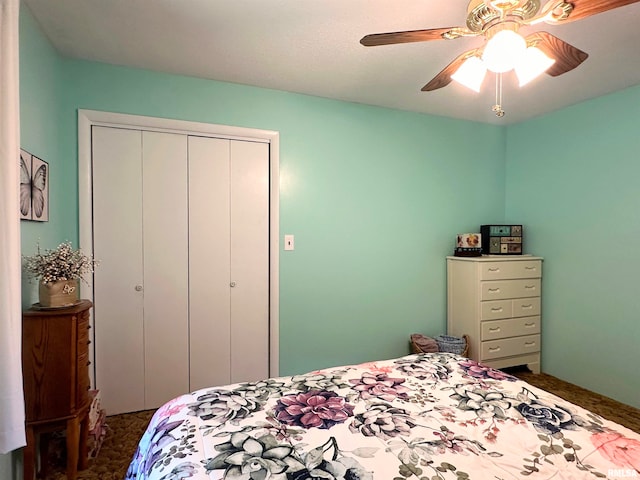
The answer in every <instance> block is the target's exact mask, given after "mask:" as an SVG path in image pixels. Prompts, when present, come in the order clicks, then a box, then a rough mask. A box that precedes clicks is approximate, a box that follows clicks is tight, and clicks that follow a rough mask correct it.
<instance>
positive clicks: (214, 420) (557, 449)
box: [126, 353, 640, 480]
mask: <svg viewBox="0 0 640 480" xmlns="http://www.w3.org/2000/svg"><path fill="white" fill-rule="evenodd" d="M594 477H597V478H624V477H640V435H638V434H636V433H634V432H632V431H631V430H629V429H627V428H625V427H622V426H620V425H617V424H615V423H613V422H610V421H607V420H605V419H603V418H601V417H599V416H597V415H595V414H593V413H590V412H589V411H587V410H585V409H583V408H580V407H577V406H575V405H572V404H570V403H568V402H566V401H564V400H561V399H560V398H558V397H556V396H554V395H552V394H550V393H547V392H544V391H542V390H539V389H537V388H535V387H533V386H531V385H529V384H527V383H525V382H523V381H520V380H518V379H516V378H515V377H512V376H510V375H507V374H505V373H503V372H500V371H498V370H494V369H491V368H489V367H486V366H484V365H482V364H478V363H476V362H474V361H471V360H468V359H465V358H462V357H458V356H455V355H452V354H447V353H434V354H422V355H410V356H407V357H402V358H398V359H393V360H385V361H380V362H374V363H367V364H362V365H354V366H345V367H338V368H331V369H327V370H321V371H316V372H312V373H309V374H306V375H297V376H293V377H281V378H272V379H268V380H264V381H260V382H252V383H239V384H235V385H229V386H224V387H215V388H208V389H203V390H199V391H196V392H193V393H191V394H188V395H183V396H181V397H178V398H176V399H174V400H172V401H170V402H168V403H167V404H166V405H164V406H163V407H162V408H160V409H159V410H158V411H157V412H156V414H155V415H154V417H153V419H152V420H151V422H150V424H149V427H148V429H147V430H146V432H145V434H144V436H143V437H142V439H141V441H140V444H139V447H138V450H137V451H136V453H135V455H134V458H133V461H132V462H131V465H130V467H129V471H128V472H127V476H126V478H127V479H150V480H151V479H153V480H170V479H171V480H178V479H194V480H204V479H225V480H312V479H322V480H445V479H454V480H467V479H491V480H507V479H525V478H530V479H550V478H554V479H593V478H594Z"/></svg>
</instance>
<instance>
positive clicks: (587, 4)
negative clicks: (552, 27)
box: [561, 0, 640, 23]
mask: <svg viewBox="0 0 640 480" xmlns="http://www.w3.org/2000/svg"><path fill="white" fill-rule="evenodd" d="M639 1H640V0H570V1H569V3H571V4H573V11H572V12H571V14H570V15H569V17H568V18H567V19H565V20H562V21H561V23H567V22H573V21H575V20H580V19H582V18H587V17H590V16H592V15H597V14H598V13H602V12H606V11H607V10H613V9H615V8H619V7H624V6H625V5H631V4H632V3H638V2H639Z"/></svg>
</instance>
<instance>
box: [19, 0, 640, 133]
mask: <svg viewBox="0 0 640 480" xmlns="http://www.w3.org/2000/svg"><path fill="white" fill-rule="evenodd" d="M25 2H26V4H27V5H28V6H29V8H30V10H31V12H32V13H33V15H34V17H35V18H36V19H37V21H38V22H39V23H40V25H41V27H42V29H43V30H44V32H45V34H46V35H47V36H48V38H49V39H50V41H51V42H52V43H53V45H54V46H55V48H56V49H57V50H58V51H59V52H60V53H61V54H63V55H65V56H68V57H72V58H80V59H87V60H95V61H99V62H105V63H110V64H117V65H125V66H132V67H140V68H145V69H150V70H154V71H161V72H168V73H176V74H182V75H189V76H195V77H202V78H209V79H215V80H222V81H225V82H234V83H241V84H246V85H254V86H258V87H265V88H271V89H277V90H284V91H288V92H297V93H302V94H308V95H315V96H319V97H326V98H333V99H338V100H345V101H349V102H357V103H364V104H370V105H379V106H384V107H390V108H397V109H401V110H408V111H415V112H422V113H428V114H434V115H442V116H447V117H454V118H461V119H466V120H473V121H478V122H485V123H493V124H509V123H516V122H520V121H523V120H526V119H529V118H532V117H536V116H539V115H542V114H545V113H548V112H551V111H553V110H557V109H560V108H563V107H565V106H568V105H572V104H575V103H579V102H581V101H583V100H586V99H590V98H594V97H598V96H600V95H603V94H606V93H609V92H613V91H616V90H620V89H623V88H626V87H629V86H632V85H638V84H640V28H638V27H639V26H640V3H636V4H633V5H628V6H626V7H621V8H618V9H616V10H611V11H608V12H605V13H601V14H599V15H595V16H592V17H589V18H586V19H583V20H579V21H575V22H572V23H568V24H565V25H554V26H551V25H546V24H542V25H541V26H538V27H536V28H535V30H545V31H548V32H549V33H552V34H553V35H555V36H557V37H559V38H561V39H562V40H564V41H566V42H568V43H571V44H572V45H574V46H576V47H578V48H580V49H581V50H584V51H585V52H587V53H588V54H589V58H588V59H587V60H586V61H585V62H584V63H583V64H582V65H580V66H579V67H578V68H576V69H575V70H573V71H571V72H569V73H566V74H564V75H561V76H559V77H555V78H553V77H550V76H548V75H543V76H542V77H540V78H538V79H536V80H535V81H534V82H532V83H531V84H529V85H527V86H525V87H523V88H521V89H520V88H518V87H517V83H516V80H515V78H513V77H512V76H511V75H512V73H510V74H509V76H508V77H506V78H505V92H504V96H503V105H504V108H505V110H506V112H507V113H506V115H505V116H504V117H503V118H501V119H499V118H497V117H496V116H495V115H494V114H493V113H492V112H491V106H492V105H493V104H494V103H495V102H494V100H495V89H494V82H493V80H492V78H490V77H489V76H487V79H486V80H485V83H484V85H483V88H482V90H481V93H480V94H476V93H474V92H471V91H469V90H467V89H466V88H465V87H462V86H460V85H458V84H456V83H455V82H453V83H452V84H450V85H449V86H447V87H445V88H442V89H440V90H436V91H434V92H421V91H420V89H421V88H422V87H423V86H424V85H425V84H426V83H427V82H428V81H429V80H431V78H433V77H434V76H435V75H436V74H437V73H438V72H439V71H440V70H442V69H443V68H444V67H445V66H446V65H448V64H449V62H450V61H451V60H453V58H455V57H456V56H458V55H459V54H460V53H462V52H464V51H466V50H469V49H471V48H475V47H478V46H480V45H481V44H482V42H483V39H482V38H481V37H465V38H460V39H457V40H452V41H446V40H438V41H431V42H421V43H409V44H399V45H387V46H376V47H363V46H362V45H360V43H359V41H360V39H361V38H362V37H363V36H364V35H367V34H370V33H381V32H393V31H401V30H416V29H426V28H438V27H454V26H464V24H465V18H466V10H467V3H468V1H467V0H447V1H444V0H439V1H437V0H25ZM533 31H534V28H532V27H525V28H523V29H522V30H521V33H523V34H524V35H525V36H526V35H527V34H528V33H531V32H533Z"/></svg>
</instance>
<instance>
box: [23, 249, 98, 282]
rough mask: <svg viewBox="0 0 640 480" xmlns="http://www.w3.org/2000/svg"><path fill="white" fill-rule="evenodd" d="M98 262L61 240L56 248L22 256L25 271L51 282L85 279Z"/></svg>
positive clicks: (42, 280) (41, 279)
mask: <svg viewBox="0 0 640 480" xmlns="http://www.w3.org/2000/svg"><path fill="white" fill-rule="evenodd" d="M97 265H98V262H97V261H96V260H94V259H93V257H91V256H89V255H85V254H84V253H83V252H82V250H80V249H77V250H74V249H73V247H72V246H71V242H69V241H67V242H63V243H61V244H60V245H58V248H56V249H53V250H50V249H48V250H45V251H44V253H41V252H40V245H38V253H36V254H34V255H30V256H25V257H24V267H25V270H26V272H27V273H29V274H30V275H31V276H33V277H35V278H39V279H40V281H41V282H42V283H45V284H47V283H53V282H57V281H60V280H77V279H81V280H85V279H84V278H83V277H84V275H86V274H88V273H92V272H93V271H94V269H95V267H96V266H97ZM85 282H86V280H85Z"/></svg>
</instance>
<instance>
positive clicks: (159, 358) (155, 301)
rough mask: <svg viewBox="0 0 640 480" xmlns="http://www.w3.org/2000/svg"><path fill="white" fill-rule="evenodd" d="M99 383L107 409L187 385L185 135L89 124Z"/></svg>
mask: <svg viewBox="0 0 640 480" xmlns="http://www.w3.org/2000/svg"><path fill="white" fill-rule="evenodd" d="M92 137H93V138H92V149H93V198H94V216H93V223H94V255H95V257H96V258H97V259H98V260H99V261H100V265H99V267H98V268H97V269H96V272H95V275H94V304H95V306H94V323H95V328H96V333H95V339H96V348H95V351H96V386H97V387H98V388H99V389H100V390H101V396H102V401H103V404H104V406H105V408H106V409H107V411H108V412H109V414H116V413H121V412H131V411H136V410H142V409H149V408H157V407H159V406H160V405H162V404H163V403H164V402H166V401H167V400H170V399H171V398H173V397H175V396H177V395H179V394H181V393H184V392H186V391H188V389H189V380H188V379H189V365H188V320H189V317H188V313H189V308H188V294H187V292H188V281H189V278H188V232H187V212H188V205H187V202H188V195H187V141H186V136H184V135H177V134H169V133H156V132H142V131H139V130H127V129H119V128H110V127H93V133H92Z"/></svg>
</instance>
